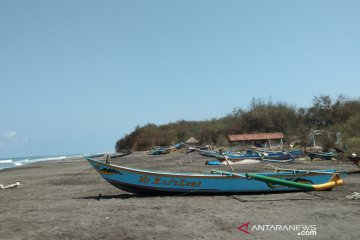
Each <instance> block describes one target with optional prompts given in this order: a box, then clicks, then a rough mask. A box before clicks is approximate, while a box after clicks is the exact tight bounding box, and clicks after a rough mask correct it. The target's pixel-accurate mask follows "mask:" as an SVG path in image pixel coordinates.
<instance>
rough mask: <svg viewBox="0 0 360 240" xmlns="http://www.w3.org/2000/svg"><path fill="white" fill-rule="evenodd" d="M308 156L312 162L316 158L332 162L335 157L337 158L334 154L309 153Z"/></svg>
mask: <svg viewBox="0 0 360 240" xmlns="http://www.w3.org/2000/svg"><path fill="white" fill-rule="evenodd" d="M306 154H307V155H308V156H309V158H310V159H311V160H313V159H315V158H320V159H324V160H331V159H332V158H333V157H336V154H335V153H333V152H307V153H306Z"/></svg>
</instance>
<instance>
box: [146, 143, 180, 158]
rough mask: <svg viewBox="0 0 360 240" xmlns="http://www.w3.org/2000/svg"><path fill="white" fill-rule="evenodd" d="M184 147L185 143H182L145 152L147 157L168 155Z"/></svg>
mask: <svg viewBox="0 0 360 240" xmlns="http://www.w3.org/2000/svg"><path fill="white" fill-rule="evenodd" d="M185 146H186V144H185V143H183V142H179V143H176V144H174V145H171V146H168V147H154V148H152V149H150V150H149V151H147V154H148V155H163V154H168V153H170V152H173V151H176V150H179V149H182V148H184V147H185Z"/></svg>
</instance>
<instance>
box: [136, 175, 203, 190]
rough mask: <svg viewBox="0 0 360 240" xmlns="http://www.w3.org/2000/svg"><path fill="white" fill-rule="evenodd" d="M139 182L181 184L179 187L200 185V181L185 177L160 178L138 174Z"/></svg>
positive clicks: (166, 184)
mask: <svg viewBox="0 0 360 240" xmlns="http://www.w3.org/2000/svg"><path fill="white" fill-rule="evenodd" d="M139 183H144V184H152V185H163V186H181V187H200V186H201V184H202V182H197V181H188V180H186V179H176V178H171V179H162V178H158V177H156V178H150V177H148V176H140V178H139Z"/></svg>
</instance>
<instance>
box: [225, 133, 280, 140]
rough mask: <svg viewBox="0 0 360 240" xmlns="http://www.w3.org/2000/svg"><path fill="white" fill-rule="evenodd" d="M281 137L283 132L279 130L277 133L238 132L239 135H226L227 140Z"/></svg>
mask: <svg viewBox="0 0 360 240" xmlns="http://www.w3.org/2000/svg"><path fill="white" fill-rule="evenodd" d="M282 138H284V134H283V133H281V132H278V133H252V134H239V135H229V136H228V140H229V142H239V141H253V140H268V139H282Z"/></svg>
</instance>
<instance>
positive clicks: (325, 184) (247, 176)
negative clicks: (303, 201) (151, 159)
mask: <svg viewBox="0 0 360 240" xmlns="http://www.w3.org/2000/svg"><path fill="white" fill-rule="evenodd" d="M96 157H97V156H89V157H85V158H86V159H87V160H88V161H89V163H90V164H91V165H92V166H93V167H94V168H95V169H96V171H97V172H98V173H99V174H100V175H101V176H102V177H103V178H104V179H105V180H106V181H107V182H109V183H110V184H112V185H114V186H115V187H117V188H119V189H122V190H124V191H127V192H131V193H139V194H171V193H172V194H174V193H187V194H190V193H192V194H200V193H207V194H221V193H236V194H239V193H255V192H268V193H271V192H291V191H317V190H328V189H332V188H334V187H336V186H340V185H342V184H343V180H342V177H344V176H345V175H346V174H347V173H349V171H341V172H337V171H335V170H316V171H307V170H284V171H278V172H263V173H235V172H226V171H216V170H212V171H211V172H210V173H178V172H157V171H150V170H140V169H134V168H129V167H123V166H118V165H115V164H112V163H110V162H105V161H103V160H99V159H98V158H96Z"/></svg>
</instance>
